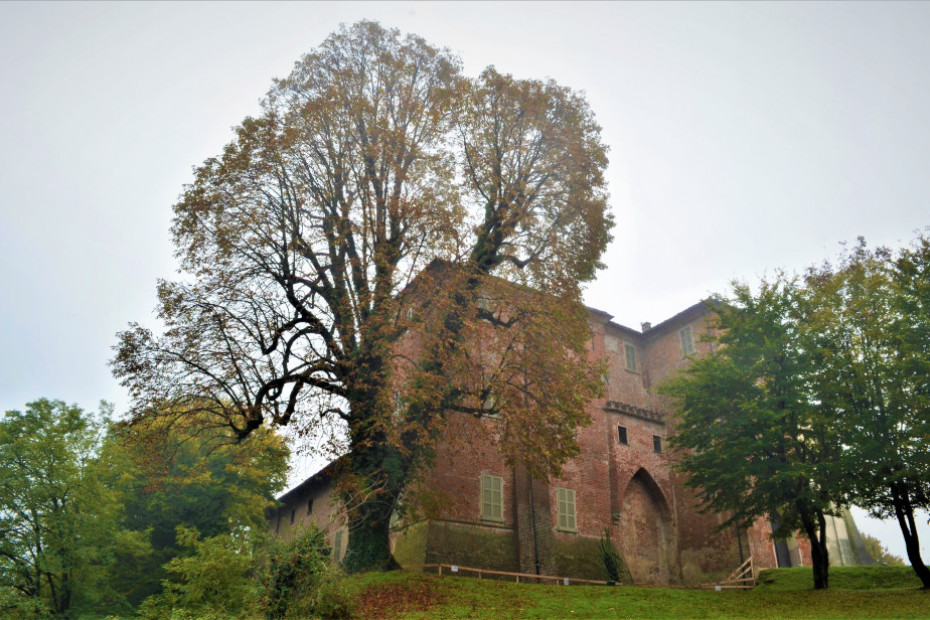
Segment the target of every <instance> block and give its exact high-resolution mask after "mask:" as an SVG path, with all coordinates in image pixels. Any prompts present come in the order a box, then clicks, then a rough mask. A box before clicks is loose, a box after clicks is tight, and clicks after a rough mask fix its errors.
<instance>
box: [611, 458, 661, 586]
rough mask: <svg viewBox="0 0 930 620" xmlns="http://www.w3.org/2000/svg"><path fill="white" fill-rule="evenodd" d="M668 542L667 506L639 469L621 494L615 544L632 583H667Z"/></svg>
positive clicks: (644, 473)
mask: <svg viewBox="0 0 930 620" xmlns="http://www.w3.org/2000/svg"><path fill="white" fill-rule="evenodd" d="M669 541H670V536H669V518H668V507H667V505H666V503H665V499H664V498H663V496H662V491H661V490H660V489H659V487H658V485H657V484H656V483H655V481H654V480H653V479H652V476H650V475H649V474H648V473H647V472H646V470H644V469H640V470H639V471H638V472H636V475H635V476H633V478H632V479H631V480H630V482H629V484H627V487H626V492H625V493H624V495H623V503H622V504H621V508H620V522H619V527H618V530H617V541H616V542H617V546H618V547H619V548H620V553H621V554H622V555H623V559H624V561H625V562H626V566H627V569H629V571H630V576H631V577H632V578H633V583H636V584H667V583H668V582H669V578H670V567H669V556H670V554H671V549H670V548H669Z"/></svg>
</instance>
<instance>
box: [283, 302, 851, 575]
mask: <svg viewBox="0 0 930 620" xmlns="http://www.w3.org/2000/svg"><path fill="white" fill-rule="evenodd" d="M710 313H711V309H710V306H708V305H707V304H705V303H703V302H702V303H698V304H695V305H693V306H691V307H689V308H687V309H685V310H683V311H682V312H680V313H678V314H676V315H675V316H673V317H671V318H670V319H668V320H666V321H663V322H661V323H659V324H657V325H655V326H651V325H649V324H648V323H644V324H643V325H642V329H641V330H635V329H632V328H630V327H626V326H624V325H620V324H618V323H615V322H613V321H611V318H612V316H611V315H610V314H607V313H606V312H602V311H600V310H595V309H589V312H588V324H589V331H590V333H591V341H590V344H589V351H590V354H591V355H592V356H593V358H595V359H606V360H607V361H608V364H609V373H608V376H607V386H606V394H605V395H604V397H603V398H601V399H599V400H594V401H592V402H590V403H589V405H588V407H587V413H588V414H589V415H590V417H591V421H592V423H591V424H590V425H588V426H587V427H583V428H579V429H578V433H577V440H578V443H579V445H580V447H581V452H580V454H579V455H578V456H577V457H576V458H575V459H573V460H571V461H569V462H567V463H566V464H565V465H564V467H563V469H562V474H561V476H560V477H559V478H557V479H548V480H541V479H536V478H533V477H532V476H530V474H529V473H528V472H527V471H526V469H525V468H524V467H521V466H517V467H510V466H507V465H506V464H505V463H504V460H503V458H502V457H501V455H500V454H499V453H498V451H497V450H496V449H495V447H494V446H493V444H492V443H491V442H490V441H476V442H473V443H471V444H470V445H469V446H468V449H467V450H461V449H456V448H455V447H454V446H453V445H452V443H450V442H444V443H441V444H440V446H439V447H438V449H437V456H436V459H435V462H434V464H433V467H432V469H431V470H430V471H429V472H428V473H427V474H426V477H425V479H424V480H423V481H422V482H423V484H425V485H426V486H428V487H430V488H432V489H435V490H438V491H439V492H440V493H441V495H443V496H444V497H445V498H446V501H445V502H443V503H442V504H441V505H440V506H439V507H438V509H437V511H436V512H435V513H434V514H431V515H430V518H429V519H424V520H421V521H419V522H416V523H406V524H399V527H398V528H397V532H396V533H395V535H394V539H393V545H394V556H395V558H396V559H397V560H398V562H400V563H401V564H402V565H422V564H434V563H440V562H441V563H446V564H457V565H461V566H468V567H475V568H483V569H489V570H500V571H510V572H519V573H529V574H542V575H559V576H566V577H574V578H588V579H601V580H602V579H605V572H604V566H603V562H602V559H601V555H600V552H599V548H598V541H599V539H600V538H601V537H602V536H603V535H604V533H605V530H608V528H609V536H610V538H611V539H612V541H613V542H614V544H615V545H616V547H617V549H618V550H619V551H620V554H621V556H622V558H623V562H624V566H625V571H626V575H625V579H624V580H625V581H628V580H631V581H632V582H633V583H636V584H658V585H664V584H685V585H694V584H699V583H706V582H710V581H714V580H719V579H721V578H723V577H724V576H726V575H727V574H728V573H730V572H731V571H733V570H734V569H735V568H736V567H738V566H740V565H741V564H742V563H743V562H744V561H745V560H746V559H748V558H749V557H752V559H753V565H754V567H755V568H756V569H757V570H758V569H762V568H772V567H779V566H797V565H804V566H809V565H810V564H811V559H810V544H809V542H808V541H807V540H806V539H805V538H803V537H800V536H798V537H791V538H789V539H781V540H774V539H773V538H772V536H771V532H772V529H771V524H770V523H769V522H768V521H766V520H764V519H760V520H758V521H757V522H756V523H755V524H754V525H753V526H752V527H750V528H748V529H740V528H736V527H728V528H726V529H722V530H721V529H719V528H720V525H721V524H722V523H723V522H724V521H725V518H724V517H723V516H722V515H720V514H716V513H701V511H700V506H699V502H698V501H697V499H696V497H695V495H694V492H693V491H692V490H690V489H688V488H686V487H685V486H684V485H683V484H682V478H681V475H680V474H678V473H676V472H675V471H674V470H673V469H672V467H671V463H670V459H669V455H668V452H667V450H666V447H667V446H666V443H667V439H668V436H669V431H670V423H671V420H670V410H669V405H668V403H667V402H666V401H665V399H663V398H662V397H660V396H658V395H657V394H656V393H655V392H654V391H653V387H654V386H655V385H657V384H658V383H659V382H661V381H662V380H664V379H665V378H667V377H669V376H670V375H671V374H672V373H674V372H676V371H677V370H678V369H680V368H682V367H683V366H684V365H686V364H688V359H689V357H690V356H692V355H698V356H700V355H706V354H708V353H709V352H710V351H711V347H712V343H710V342H706V341H703V340H702V339H701V336H702V335H704V334H706V333H708V332H709V330H710V329H711V327H710V323H709V321H708V318H709V315H710ZM495 423H496V422H495V420H493V419H476V418H474V417H472V416H467V415H455V414H453V415H451V416H450V419H449V422H448V428H447V434H448V436H449V437H451V436H454V435H456V434H462V433H468V434H469V436H471V435H476V436H479V435H480V434H474V433H471V431H472V430H474V429H469V427H470V426H472V425H482V424H484V425H493V424H495ZM492 431H493V429H492ZM332 472H333V467H327V468H324V469H323V470H322V471H321V472H319V473H317V474H316V475H314V476H312V477H310V478H308V479H307V480H306V481H304V482H303V483H301V484H300V485H298V486H297V487H295V488H293V489H292V490H290V491H288V492H287V493H285V494H284V495H282V496H281V497H280V498H279V503H280V504H279V508H278V509H277V510H276V511H274V512H273V513H272V514H271V516H270V518H271V528H272V529H273V530H274V531H276V532H279V533H280V534H281V535H285V536H286V535H287V533H288V531H289V530H290V529H291V528H296V527H300V526H301V525H305V524H308V523H310V522H313V523H316V524H317V526H319V527H321V528H322V529H324V530H326V531H327V532H328V539H329V542H330V544H331V546H332V549H333V556H334V558H335V559H337V560H339V559H341V558H342V556H343V554H344V552H345V543H346V540H347V539H346V537H347V531H348V530H347V528H346V525H345V521H344V518H343V517H342V515H341V512H340V510H339V507H338V503H337V502H336V501H335V495H334V491H333V487H332V479H331V477H332V475H333V473H332ZM828 546H829V547H828V548H829V553H830V562H831V565H834V566H836V565H843V564H859V563H865V562H868V560H867V558H866V557H865V556H864V550H863V548H862V544H861V539H860V538H859V535H858V532H857V531H856V530H855V524H854V523H853V522H852V519H851V517H849V516H847V517H845V518H831V519H830V522H829V530H828Z"/></svg>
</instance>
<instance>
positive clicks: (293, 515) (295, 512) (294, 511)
mask: <svg viewBox="0 0 930 620" xmlns="http://www.w3.org/2000/svg"><path fill="white" fill-rule="evenodd" d="M296 516H297V510H292V511H291V525H293V524H294V517H296Z"/></svg>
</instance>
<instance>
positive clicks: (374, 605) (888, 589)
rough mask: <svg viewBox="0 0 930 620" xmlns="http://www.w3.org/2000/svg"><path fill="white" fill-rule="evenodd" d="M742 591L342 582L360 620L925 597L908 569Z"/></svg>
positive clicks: (889, 610)
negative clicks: (819, 587) (819, 584)
mask: <svg viewBox="0 0 930 620" xmlns="http://www.w3.org/2000/svg"><path fill="white" fill-rule="evenodd" d="M759 582H760V583H759V586H758V587H756V588H755V589H754V590H750V591H734V590H727V591H722V592H717V591H714V590H686V589H681V588H642V587H634V586H617V587H606V586H569V587H564V586H551V585H535V584H516V583H509V582H502V581H493V580H478V579H473V578H466V577H451V576H446V577H437V576H435V575H423V574H418V573H409V572H395V573H387V574H385V573H377V574H375V573H372V574H365V575H357V576H354V577H351V578H349V579H348V583H347V585H348V587H349V589H350V592H351V593H352V595H353V597H354V598H355V599H356V601H357V609H356V612H357V614H358V616H359V617H361V618H494V619H497V618H928V619H930V592H924V591H922V590H920V589H919V586H920V582H919V581H918V580H917V578H916V577H914V575H913V572H912V571H911V569H910V567H849V568H834V569H831V570H830V583H831V588H830V589H829V590H827V591H819V592H815V591H814V590H813V589H812V585H811V584H812V577H811V570H810V569H809V568H789V569H779V570H772V571H764V572H763V573H762V574H761V575H760V579H759Z"/></svg>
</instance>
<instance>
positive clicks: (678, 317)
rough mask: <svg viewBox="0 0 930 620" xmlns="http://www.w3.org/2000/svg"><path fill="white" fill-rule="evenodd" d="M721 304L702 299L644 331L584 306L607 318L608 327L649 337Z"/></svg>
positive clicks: (600, 316)
mask: <svg viewBox="0 0 930 620" xmlns="http://www.w3.org/2000/svg"><path fill="white" fill-rule="evenodd" d="M722 305H723V302H722V301H720V300H719V299H716V298H713V297H708V298H707V299H702V300H701V301H699V302H697V303H696V304H692V305H690V306H688V307H687V308H685V309H684V310H682V311H681V312H679V313H678V314H675V315H674V316H671V317H669V318H667V319H665V320H664V321H662V322H661V323H658V324H657V325H653V326H652V327H651V328H650V329H648V330H646V331H642V330H639V329H635V328H633V327H629V326H627V325H623V324H621V323H615V322H614V321H612V320H610V319H612V318H613V315H611V314H608V313H607V312H604V311H603V310H598V309H597V308H592V307H590V306H586V307H587V309H588V314H589V315H593V317H597V318H598V319H604V318H606V319H607V320H606V322H605V323H604V324H605V325H609V326H610V327H612V328H614V329H617V330H620V331H622V332H625V333H627V334H629V335H631V336H637V337H639V338H649V339H651V338H654V337H655V336H657V335H659V334H661V333H664V332H665V331H667V330H669V329H670V328H671V327H672V326H673V325H676V324H680V323H684V322H686V321H687V320H689V319H691V318H696V317H698V316H704V315H706V314H709V313H711V312H713V311H714V309H715V308H719V307H720V306H722Z"/></svg>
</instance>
